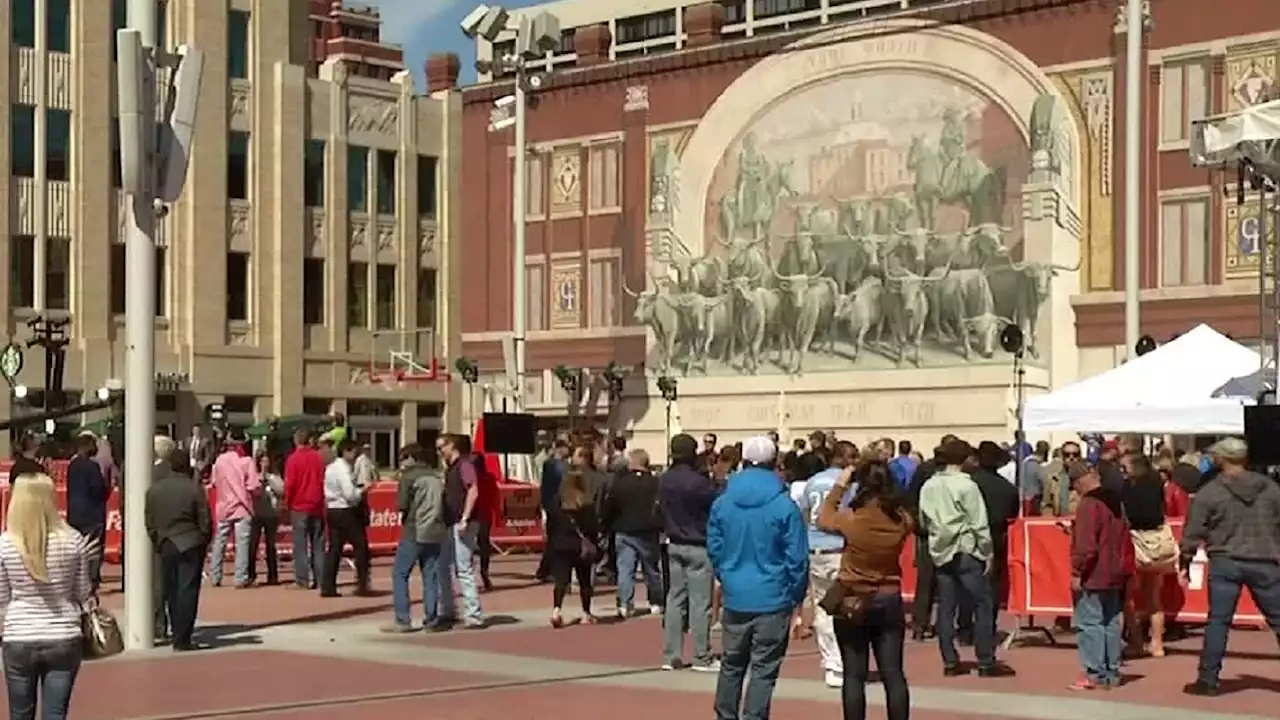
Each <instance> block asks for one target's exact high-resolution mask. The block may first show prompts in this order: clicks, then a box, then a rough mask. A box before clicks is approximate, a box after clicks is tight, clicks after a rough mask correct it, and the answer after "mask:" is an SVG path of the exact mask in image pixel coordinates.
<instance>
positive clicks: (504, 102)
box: [493, 95, 516, 108]
mask: <svg viewBox="0 0 1280 720" xmlns="http://www.w3.org/2000/svg"><path fill="white" fill-rule="evenodd" d="M515 104H516V96H515V95H503V96H502V97H500V98H498V99H497V100H494V101H493V106H494V107H496V108H508V107H511V106H512V105H515Z"/></svg>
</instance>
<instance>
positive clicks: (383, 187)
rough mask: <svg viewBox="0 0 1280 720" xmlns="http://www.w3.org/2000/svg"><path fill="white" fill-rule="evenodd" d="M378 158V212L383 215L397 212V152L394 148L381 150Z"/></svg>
mask: <svg viewBox="0 0 1280 720" xmlns="http://www.w3.org/2000/svg"><path fill="white" fill-rule="evenodd" d="M377 160H378V168H377V172H378V212H379V213H380V214H382V215H394V214H395V213H396V154H395V151H393V150H379V151H378V154H377Z"/></svg>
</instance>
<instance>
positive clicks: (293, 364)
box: [253, 62, 310, 416]
mask: <svg viewBox="0 0 1280 720" xmlns="http://www.w3.org/2000/svg"><path fill="white" fill-rule="evenodd" d="M272 84H273V85H275V92H274V93H273V101H274V103H273V104H274V107H273V108H272V112H271V113H270V116H271V118H272V120H273V121H274V122H273V127H274V130H273V133H272V134H273V137H272V138H271V146H272V148H273V150H274V152H273V153H272V157H271V160H272V162H271V168H270V173H271V185H272V187H273V190H274V192H273V194H274V195H275V199H276V205H275V207H273V208H272V211H273V212H271V213H269V214H267V216H266V217H264V218H263V220H265V222H261V223H259V225H260V226H261V227H263V229H264V230H265V231H266V232H265V233H264V235H265V237H263V240H265V241H266V242H259V243H258V245H257V246H258V253H259V255H260V257H258V258H255V262H254V266H255V267H258V268H262V269H264V270H267V272H265V273H263V272H259V273H257V275H258V276H257V277H254V278H253V279H254V281H255V282H254V283H253V285H254V287H255V288H256V291H257V296H258V297H259V298H262V299H264V300H266V299H268V298H269V299H270V301H269V302H263V308H262V312H259V313H258V316H259V317H261V318H263V319H264V320H266V319H267V318H268V317H269V318H270V321H269V322H263V330H264V331H265V330H268V329H270V330H271V331H272V332H271V334H270V335H269V336H267V337H270V338H271V342H272V345H273V347H272V353H271V358H272V361H271V388H272V397H273V405H272V408H271V412H272V413H274V414H276V415H281V416H283V415H293V414H296V413H299V412H302V382H303V363H302V352H301V348H302V347H303V337H302V333H303V325H302V303H301V302H299V301H298V300H299V298H301V297H302V293H303V289H302V284H303V279H302V262H301V259H302V257H303V253H304V247H303V242H304V241H303V238H304V236H305V234H306V233H305V231H304V228H303V224H302V223H303V219H304V215H305V211H304V209H303V206H302V193H303V187H302V183H303V176H304V174H305V170H304V167H303V156H304V153H303V149H304V148H305V146H306V137H307V135H306V128H307V118H306V110H307V106H308V103H309V102H310V100H309V98H308V97H307V95H308V93H307V77H306V72H305V70H304V69H303V67H302V66H300V65H287V64H285V63H283V62H278V63H276V64H275V67H274V73H273V77H272ZM262 145H263V144H259V147H261V146H262ZM264 276H266V277H264Z"/></svg>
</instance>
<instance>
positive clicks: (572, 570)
mask: <svg viewBox="0 0 1280 720" xmlns="http://www.w3.org/2000/svg"><path fill="white" fill-rule="evenodd" d="M591 484H592V483H591V482H590V481H589V480H588V479H587V474H586V472H585V471H584V470H583V469H582V468H581V467H572V468H570V469H569V471H568V472H566V473H565V476H564V480H563V481H562V482H561V483H560V502H558V503H557V502H553V503H550V507H548V508H547V547H548V549H549V553H548V561H549V563H550V566H551V579H552V581H553V582H554V587H553V590H552V596H551V597H552V608H551V626H552V627H556V628H559V627H563V626H564V618H563V617H562V616H561V614H560V608H561V606H562V605H563V604H564V596H565V595H566V594H568V592H569V582H570V580H571V578H572V576H573V575H577V577H578V594H579V596H580V597H581V600H582V622H583V623H586V624H592V623H594V622H595V621H596V618H595V616H594V615H592V614H591V597H592V595H593V593H594V590H593V589H592V586H591V584H592V583H591V580H592V577H591V576H592V568H593V567H594V565H595V562H596V560H598V559H599V557H600V520H599V518H598V517H597V515H596V504H595V497H594V492H593V491H594V488H592V487H591Z"/></svg>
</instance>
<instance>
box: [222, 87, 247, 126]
mask: <svg viewBox="0 0 1280 720" xmlns="http://www.w3.org/2000/svg"><path fill="white" fill-rule="evenodd" d="M251 89H252V86H251V85H250V84H249V81H247V80H232V81H231V86H230V88H229V89H228V91H227V92H229V93H230V94H231V102H230V103H228V106H227V117H228V119H229V120H230V121H231V125H232V127H236V128H244V127H248V126H249V123H250V121H251V119H252V112H253V106H252V102H253V99H252V93H251V92H250V91H251Z"/></svg>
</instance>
